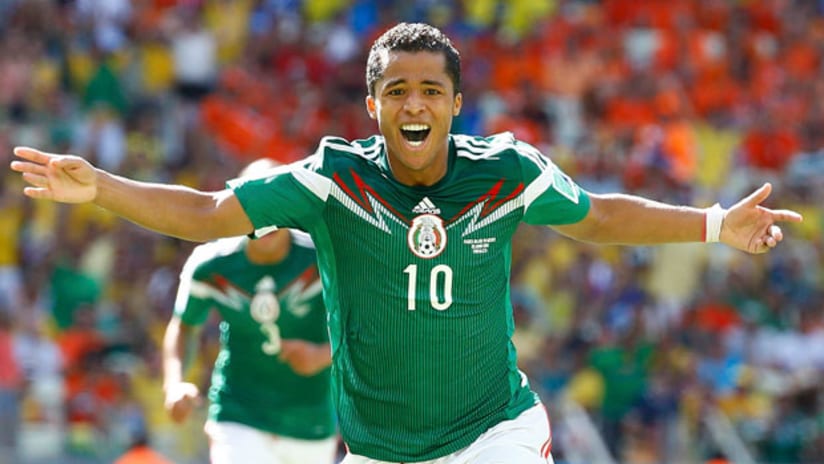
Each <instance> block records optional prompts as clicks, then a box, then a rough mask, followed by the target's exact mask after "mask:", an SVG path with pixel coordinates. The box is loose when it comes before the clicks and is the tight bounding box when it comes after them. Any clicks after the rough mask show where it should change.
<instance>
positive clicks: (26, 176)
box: [23, 172, 49, 187]
mask: <svg viewBox="0 0 824 464" xmlns="http://www.w3.org/2000/svg"><path fill="white" fill-rule="evenodd" d="M23 180H25V181H26V182H28V183H29V184H31V185H33V186H35V187H46V186H48V185H49V179H48V178H46V177H45V176H41V175H40V174H34V173H32V172H24V173H23Z"/></svg>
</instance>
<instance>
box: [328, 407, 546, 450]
mask: <svg viewBox="0 0 824 464" xmlns="http://www.w3.org/2000/svg"><path fill="white" fill-rule="evenodd" d="M551 448H552V434H551V433H550V428H549V418H548V417H547V413H546V409H545V408H544V405H542V404H538V405H535V406H533V407H531V408H529V409H527V410H526V411H524V412H522V413H521V414H520V415H519V416H518V417H516V418H515V419H512V420H508V421H503V422H501V423H499V424H497V425H495V426H494V427H492V428H491V429H489V430H487V431H486V432H484V433H483V434H482V435H481V436H479V437H478V439H477V440H475V441H474V442H472V444H470V445H469V446H467V447H466V448H464V449H462V450H460V451H456V452H454V453H452V454H450V455H448V456H444V457H442V458H438V459H432V460H430V461H422V462H417V463H416V464H553V460H552V455H551V454H550V451H551ZM341 464H403V463H389V462H386V461H378V460H375V459H369V458H367V457H364V456H358V455H356V454H352V453H348V454H347V455H346V457H345V458H344V459H343V461H342V462H341Z"/></svg>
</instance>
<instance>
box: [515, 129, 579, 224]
mask: <svg viewBox="0 0 824 464" xmlns="http://www.w3.org/2000/svg"><path fill="white" fill-rule="evenodd" d="M515 147H516V151H517V152H518V154H519V155H520V156H519V160H520V165H521V174H522V175H523V179H524V185H525V190H524V217H523V221H524V222H526V223H527V224H535V225H564V224H574V223H576V222H578V221H580V220H582V219H583V218H584V217H585V216H586V215H587V213H588V212H589V208H590V201H589V195H588V194H587V192H586V191H585V190H584V189H582V188H581V187H580V186H578V184H576V183H575V182H574V181H573V180H572V179H571V178H570V177H569V176H568V175H566V174H565V173H564V172H563V171H562V170H561V169H560V168H559V167H558V166H556V165H555V164H554V163H552V161H550V160H549V158H547V157H546V156H544V155H543V154H542V153H541V152H540V151H539V150H538V149H537V148H535V147H533V146H531V145H529V144H527V143H523V142H520V141H516V142H515Z"/></svg>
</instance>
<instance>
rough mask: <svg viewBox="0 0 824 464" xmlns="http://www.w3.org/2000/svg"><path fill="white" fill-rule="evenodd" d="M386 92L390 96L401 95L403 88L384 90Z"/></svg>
mask: <svg viewBox="0 0 824 464" xmlns="http://www.w3.org/2000/svg"><path fill="white" fill-rule="evenodd" d="M386 94H387V95H391V96H398V95H403V89H392V90H390V91H388V92H386Z"/></svg>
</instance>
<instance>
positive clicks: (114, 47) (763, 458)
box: [0, 0, 824, 464]
mask: <svg viewBox="0 0 824 464" xmlns="http://www.w3.org/2000/svg"><path fill="white" fill-rule="evenodd" d="M400 20H405V21H425V22H429V23H431V24H434V25H436V26H438V27H440V28H442V29H443V30H444V31H446V32H447V34H448V35H449V36H450V37H451V38H452V39H453V40H454V41H455V43H456V45H457V47H458V49H459V50H460V51H461V54H462V59H463V76H464V79H463V82H464V85H465V86H464V88H463V92H464V105H463V111H462V114H461V115H460V117H459V118H458V119H457V120H456V121H455V125H454V127H453V130H454V131H455V132H465V133H470V134H478V135H484V134H491V133H494V132H500V131H512V132H514V133H515V134H516V136H517V137H519V138H521V139H522V140H524V141H527V142H530V143H532V144H534V145H535V146H537V147H539V148H541V149H542V151H544V152H545V153H547V154H548V155H550V156H551V157H552V159H553V161H554V162H555V163H556V164H558V165H559V166H561V167H562V168H563V169H564V170H565V171H566V172H567V173H568V174H570V175H571V176H572V177H573V178H574V179H576V180H577V181H578V182H579V183H581V184H582V185H583V186H584V187H585V188H586V189H588V190H590V191H594V192H607V191H623V192H632V193H640V194H643V195H645V196H649V197H651V198H656V199H660V200H663V201H668V202H675V203H683V204H693V205H696V206H709V205H710V204H712V203H714V202H715V201H720V202H721V203H722V205H724V206H729V202H730V201H734V200H735V199H737V198H740V197H741V196H743V195H745V194H747V193H748V192H749V191H751V190H753V189H754V188H756V187H757V186H759V185H761V184H762V183H763V182H771V183H772V186H773V195H772V196H771V198H770V200H769V201H768V205H769V206H771V207H776V206H780V207H786V208H791V209H794V210H796V211H799V212H801V213H802V214H804V216H805V221H804V222H803V223H802V224H799V225H793V226H787V227H786V228H785V235H786V239H785V241H784V242H783V243H782V244H781V245H780V246H779V247H778V248H777V249H776V250H774V251H773V252H771V253H769V254H767V255H760V256H750V255H745V254H743V253H740V252H737V251H733V250H731V249H728V248H726V247H724V246H723V245H703V244H683V245H667V246H660V247H651V248H643V247H642V248H625V247H595V246H591V245H587V244H582V243H577V242H572V241H570V240H568V239H565V238H563V237H561V236H560V235H558V234H556V233H554V232H552V231H551V230H549V229H543V228H535V227H527V226H525V227H524V228H523V229H521V230H520V231H519V233H518V236H517V238H516V241H515V247H514V250H513V253H514V256H513V267H514V268H513V285H514V291H513V301H514V305H515V311H516V325H517V327H516V344H517V346H518V348H519V350H520V354H521V361H522V368H523V369H524V370H525V372H527V374H528V375H529V376H530V378H531V381H532V383H533V385H534V386H535V388H536V389H537V390H538V391H539V392H540V394H541V395H542V396H543V397H544V400H545V401H546V403H547V405H548V409H549V412H550V415H551V416H552V418H553V426H554V436H555V445H554V446H555V447H554V452H553V454H554V455H555V460H556V462H558V463H563V462H569V461H567V459H572V458H571V457H572V456H573V455H574V454H575V452H574V451H575V450H574V447H575V446H576V443H578V442H579V441H580V440H576V437H577V436H578V434H579V433H580V432H579V431H578V430H577V429H575V428H574V427H572V426H568V425H567V421H565V420H564V412H563V411H562V410H561V408H560V406H558V405H560V404H565V403H567V402H573V403H574V404H577V405H580V407H581V408H582V409H583V410H584V411H585V412H586V413H587V417H589V418H590V419H591V421H592V423H593V424H594V425H595V427H596V429H597V431H598V435H599V436H600V437H601V438H602V439H603V442H604V444H605V446H606V449H607V450H608V451H609V453H610V454H611V456H612V457H613V458H614V459H615V460H616V461H618V462H631V463H639V464H643V463H658V462H701V463H703V462H711V461H712V462H723V461H724V460H725V459H730V460H732V459H734V456H732V455H731V453H733V452H739V453H741V452H743V453H744V454H738V455H737V456H749V457H750V458H752V459H753V460H754V461H757V462H764V463H798V462H814V461H820V460H821V457H822V456H824V382H822V380H824V298H823V296H824V293H823V292H822V291H823V290H824V281H822V266H821V263H822V252H824V250H823V249H822V246H824V244H822V225H823V224H824V222H822V221H824V216H822V209H821V208H822V204H824V202H822V200H824V105H822V102H824V1H814V0H749V1H747V0H738V1H734V0H667V1H666V2H665V1H658V0H602V1H596V0H589V1H587V0H506V1H503V0H502V1H498V0H463V1H461V0H415V1H412V0H406V1H394V0H304V1H299V0H257V1H254V0H5V1H1V2H0V159H2V160H3V162H4V163H5V164H6V165H7V164H8V162H9V161H10V160H11V156H12V155H11V153H12V147H13V146H15V145H31V146H36V147H42V148H46V149H48V150H51V151H55V152H73V153H77V154H80V155H82V156H84V157H87V158H88V159H89V160H91V161H92V162H94V163H96V164H97V165H99V166H101V167H102V168H105V169H107V170H110V171H113V172H116V173H120V174H123V175H126V176H129V177H133V178H138V179H142V180H148V181H163V182H178V183H182V184H186V185H191V186H195V187H199V188H205V189H220V188H222V187H223V182H224V180H225V179H227V178H230V177H233V176H234V175H235V174H236V173H237V172H238V171H239V169H240V168H241V166H243V165H245V164H246V163H247V162H249V161H250V160H252V159H254V158H257V157H260V156H269V157H273V158H276V159H277V160H279V161H282V162H288V161H291V160H295V159H299V158H301V157H303V156H305V155H307V154H309V153H311V152H312V151H313V150H314V148H315V146H316V144H317V142H318V141H319V139H320V137H322V136H324V135H339V136H344V137H347V138H350V139H354V138H361V137H365V136H368V135H371V134H373V133H375V132H376V130H377V128H376V127H375V124H374V122H373V121H371V120H370V119H369V118H368V116H367V114H366V111H365V107H364V96H365V93H366V89H365V84H364V80H365V77H364V75H365V62H366V54H367V53H368V47H369V45H370V44H371V41H372V40H373V39H374V38H375V37H376V36H377V35H378V34H380V33H381V32H382V31H383V30H385V29H386V28H387V27H388V26H390V25H392V24H394V23H395V22H397V21H400ZM0 188H2V195H0V456H2V457H0V463H5V462H6V461H4V459H7V460H8V459H10V460H9V461H8V462H54V461H55V460H57V459H63V460H64V462H98V461H99V462H110V461H111V460H112V459H113V458H114V457H115V456H118V455H120V454H121V453H123V452H125V451H126V450H127V449H128V447H129V446H130V445H131V444H132V443H134V442H137V441H145V440H148V442H149V443H150V444H151V445H152V446H153V447H154V448H155V449H157V450H159V451H161V452H162V453H164V454H165V455H166V456H168V457H170V458H171V459H173V460H175V462H179V463H197V462H205V461H206V447H205V445H204V443H205V441H204V440H205V438H204V437H203V434H202V433H201V432H200V427H201V425H202V422H201V421H200V419H199V418H195V419H193V420H190V421H189V423H188V424H186V425H184V426H174V425H173V424H172V423H171V421H170V420H169V419H168V418H167V417H166V415H165V412H164V410H163V404H162V402H163V396H162V390H161V376H160V357H159V347H160V340H161V337H162V334H163V330H164V328H165V324H166V322H167V321H168V318H169V316H170V315H171V310H172V303H173V299H174V294H175V290H176V286H177V274H178V272H179V270H180V267H181V265H182V263H183V261H184V260H185V258H186V256H187V255H188V253H189V252H190V251H191V249H192V247H193V246H194V244H191V243H187V242H181V241H178V240H175V239H170V238H164V237H161V236H159V235H157V234H154V233H151V232H147V231H144V230H142V229H139V228H137V227H135V226H133V225H131V224H129V223H127V222H125V221H121V220H118V219H116V218H114V217H113V216H111V215H110V214H108V213H107V212H105V211H103V210H101V209H99V208H97V207H94V206H88V205H83V206H70V205H56V204H53V203H50V202H45V201H43V202H41V201H33V200H29V199H26V198H25V197H23V196H22V194H21V189H22V181H21V180H20V179H19V176H18V175H16V174H12V173H11V171H10V170H8V169H6V170H5V172H4V173H3V174H2V175H0ZM205 337H206V339H207V340H206V344H205V346H206V349H204V350H202V353H201V354H202V357H203V359H202V361H201V362H200V363H198V364H197V365H196V366H195V369H194V372H193V373H192V378H193V379H196V381H197V382H199V383H201V385H203V386H205V385H207V383H208V374H209V372H208V367H209V366H210V365H211V361H212V357H213V356H214V352H215V348H216V346H217V340H216V330H215V329H214V328H212V329H211V330H208V331H207V332H206V333H205ZM735 444H740V445H741V446H739V447H736V446H735ZM742 449H743V451H742ZM736 450H738V451H736ZM15 456H16V457H15ZM739 462H744V461H739Z"/></svg>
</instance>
